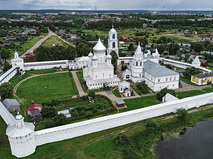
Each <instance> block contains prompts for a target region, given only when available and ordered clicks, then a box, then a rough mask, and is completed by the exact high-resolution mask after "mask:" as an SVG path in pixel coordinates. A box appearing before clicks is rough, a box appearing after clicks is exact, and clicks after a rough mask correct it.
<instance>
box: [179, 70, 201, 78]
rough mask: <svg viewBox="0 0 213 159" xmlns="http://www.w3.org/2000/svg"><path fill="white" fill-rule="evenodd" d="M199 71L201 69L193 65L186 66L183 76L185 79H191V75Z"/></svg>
mask: <svg viewBox="0 0 213 159" xmlns="http://www.w3.org/2000/svg"><path fill="white" fill-rule="evenodd" d="M198 73H201V71H200V70H199V69H197V68H195V67H190V68H186V69H185V71H184V72H183V76H184V77H185V78H187V79H191V75H195V74H198Z"/></svg>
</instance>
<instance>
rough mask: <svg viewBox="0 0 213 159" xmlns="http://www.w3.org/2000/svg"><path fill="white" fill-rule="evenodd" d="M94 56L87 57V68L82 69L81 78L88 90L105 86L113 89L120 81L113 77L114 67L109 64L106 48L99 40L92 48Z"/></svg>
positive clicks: (110, 57)
mask: <svg viewBox="0 0 213 159" xmlns="http://www.w3.org/2000/svg"><path fill="white" fill-rule="evenodd" d="M93 51H94V55H93V54H92V53H90V54H89V55H88V57H89V62H88V66H87V67H86V68H84V69H83V77H84V80H85V81H86V84H87V87H88V89H98V88H103V87H105V86H109V87H114V86H117V85H118V83H119V82H120V79H119V78H118V77H117V76H115V75H114V67H113V65H112V64H111V59H112V56H111V55H110V54H107V55H106V47H105V46H104V45H103V44H102V42H101V40H100V39H99V40H98V42H97V44H96V45H95V46H94V48H93Z"/></svg>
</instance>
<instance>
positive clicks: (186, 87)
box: [175, 80, 212, 92]
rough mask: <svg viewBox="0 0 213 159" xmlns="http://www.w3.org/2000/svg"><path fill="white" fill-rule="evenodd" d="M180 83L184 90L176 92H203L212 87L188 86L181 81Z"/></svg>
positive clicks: (180, 89)
mask: <svg viewBox="0 0 213 159" xmlns="http://www.w3.org/2000/svg"><path fill="white" fill-rule="evenodd" d="M180 83H181V85H182V88H179V89H176V90H175V92H185V91H192V90H202V89H204V88H208V87H211V86H212V85H205V86H194V85H190V84H187V83H185V82H183V81H181V80H180Z"/></svg>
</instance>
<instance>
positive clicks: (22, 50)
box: [9, 34, 46, 59]
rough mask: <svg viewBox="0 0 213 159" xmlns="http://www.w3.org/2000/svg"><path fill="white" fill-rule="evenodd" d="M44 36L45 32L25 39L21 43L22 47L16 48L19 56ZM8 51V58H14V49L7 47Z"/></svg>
mask: <svg viewBox="0 0 213 159" xmlns="http://www.w3.org/2000/svg"><path fill="white" fill-rule="evenodd" d="M44 36H46V34H43V35H42V36H39V37H34V38H33V39H31V40H28V41H26V42H25V43H24V44H23V45H22V48H17V52H18V53H19V56H21V55H23V54H24V53H25V52H26V51H27V50H29V49H30V48H32V47H33V46H34V45H35V44H36V43H37V42H38V41H39V40H41V39H42V38H44ZM9 51H10V52H11V55H10V59H12V58H14V52H15V50H12V49H9Z"/></svg>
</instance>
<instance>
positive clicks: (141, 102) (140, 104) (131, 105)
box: [121, 96, 160, 112]
mask: <svg viewBox="0 0 213 159" xmlns="http://www.w3.org/2000/svg"><path fill="white" fill-rule="evenodd" d="M124 101H125V102H126V105H127V107H128V108H125V109H122V110H121V112H124V111H129V110H134V109H140V108H144V107H148V106H151V105H155V104H159V103H160V101H158V100H157V98H156V96H147V97H140V98H135V99H126V100H124Z"/></svg>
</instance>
